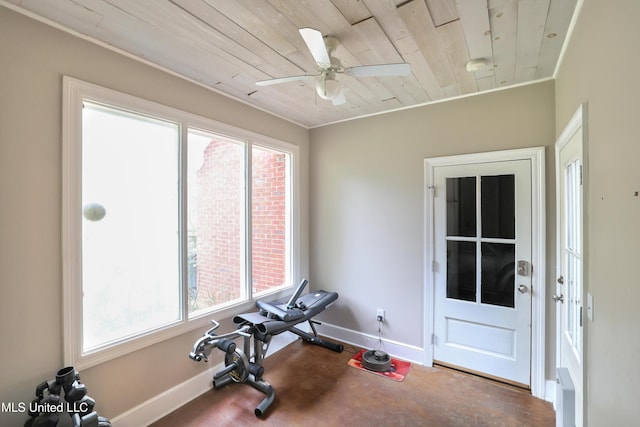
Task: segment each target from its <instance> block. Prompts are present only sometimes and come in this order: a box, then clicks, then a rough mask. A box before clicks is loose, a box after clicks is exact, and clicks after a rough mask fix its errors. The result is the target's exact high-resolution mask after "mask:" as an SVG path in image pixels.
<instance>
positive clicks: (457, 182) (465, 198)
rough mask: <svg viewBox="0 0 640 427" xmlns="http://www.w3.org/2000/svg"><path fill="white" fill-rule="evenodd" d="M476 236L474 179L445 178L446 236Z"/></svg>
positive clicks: (472, 177)
mask: <svg viewBox="0 0 640 427" xmlns="http://www.w3.org/2000/svg"><path fill="white" fill-rule="evenodd" d="M475 235H476V178H475V177H474V176H471V177H463V178H447V236H465V237H474V236H475Z"/></svg>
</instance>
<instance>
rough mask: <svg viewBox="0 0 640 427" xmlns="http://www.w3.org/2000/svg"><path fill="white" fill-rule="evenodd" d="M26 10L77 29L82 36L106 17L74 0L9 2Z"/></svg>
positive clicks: (10, 0)
mask: <svg viewBox="0 0 640 427" xmlns="http://www.w3.org/2000/svg"><path fill="white" fill-rule="evenodd" d="M8 1H9V3H13V4H15V5H17V6H20V7H22V8H24V9H26V10H29V11H32V12H35V13H37V14H39V15H41V16H46V17H49V19H51V20H52V21H54V22H58V23H61V24H63V25H66V26H68V27H69V28H75V29H76V31H78V32H79V33H81V34H90V31H87V30H88V29H94V28H96V27H97V26H98V24H99V23H100V21H102V19H103V18H104V16H103V15H102V14H100V13H98V12H96V11H94V10H91V9H89V8H87V7H84V6H82V5H80V4H78V3H77V2H75V1H72V0H58V1H52V0H46V1H45V0H8Z"/></svg>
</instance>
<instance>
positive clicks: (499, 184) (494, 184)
mask: <svg viewBox="0 0 640 427" xmlns="http://www.w3.org/2000/svg"><path fill="white" fill-rule="evenodd" d="M480 187H481V196H480V199H481V205H482V237H495V238H500V239H513V238H515V233H516V231H515V230H516V226H515V224H516V210H515V179H514V176H513V175H497V176H483V177H482V178H481V179H480Z"/></svg>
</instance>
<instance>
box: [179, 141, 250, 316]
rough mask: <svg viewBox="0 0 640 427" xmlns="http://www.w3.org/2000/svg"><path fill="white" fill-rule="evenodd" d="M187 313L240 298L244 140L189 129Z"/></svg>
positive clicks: (242, 293)
mask: <svg viewBox="0 0 640 427" xmlns="http://www.w3.org/2000/svg"><path fill="white" fill-rule="evenodd" d="M187 170H188V176H187V179H188V189H187V192H188V202H187V203H188V214H187V217H188V220H187V233H188V244H187V252H188V255H187V267H188V288H189V312H190V313H193V312H196V311H200V310H205V309H210V308H214V307H218V306H220V305H223V304H227V303H229V302H232V301H237V300H240V299H243V298H246V297H247V295H246V288H245V258H246V257H245V170H246V168H245V144H244V143H242V142H239V141H234V140H230V139H228V138H224V137H220V136H217V135H214V134H210V133H204V132H200V131H195V130H190V131H189V140H188V167H187Z"/></svg>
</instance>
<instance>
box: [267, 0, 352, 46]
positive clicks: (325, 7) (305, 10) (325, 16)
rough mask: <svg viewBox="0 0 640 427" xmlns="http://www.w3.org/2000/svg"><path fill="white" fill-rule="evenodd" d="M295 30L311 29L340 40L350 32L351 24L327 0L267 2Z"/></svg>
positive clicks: (274, 0)
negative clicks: (289, 22)
mask: <svg viewBox="0 0 640 427" xmlns="http://www.w3.org/2000/svg"><path fill="white" fill-rule="evenodd" d="M267 1H268V2H269V3H270V4H271V5H272V6H273V7H275V8H276V9H278V10H279V11H280V12H281V13H282V14H283V15H284V16H286V17H287V19H289V21H291V22H292V23H293V24H294V25H295V26H296V27H297V28H305V27H309V28H313V29H316V30H318V31H320V32H321V33H322V34H323V35H324V36H329V35H331V36H335V37H338V38H339V39H342V36H343V35H344V34H345V33H348V32H349V31H350V30H351V24H350V23H349V21H347V20H346V18H345V17H344V16H343V15H342V13H340V10H338V8H337V7H336V6H335V5H334V4H333V3H331V1H329V0H305V1H285V0H267Z"/></svg>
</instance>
